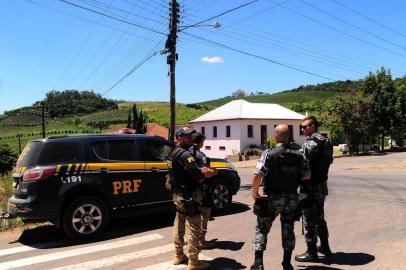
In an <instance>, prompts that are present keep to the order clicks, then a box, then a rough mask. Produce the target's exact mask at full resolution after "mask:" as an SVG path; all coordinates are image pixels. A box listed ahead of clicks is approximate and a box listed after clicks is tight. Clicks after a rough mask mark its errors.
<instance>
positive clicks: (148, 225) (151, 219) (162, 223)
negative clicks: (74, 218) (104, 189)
mask: <svg viewBox="0 0 406 270" xmlns="http://www.w3.org/2000/svg"><path fill="white" fill-rule="evenodd" d="M173 220H174V213H171V212H169V213H161V214H155V215H147V216H138V217H132V218H120V219H113V220H112V221H111V224H110V227H109V228H108V230H107V232H106V233H105V234H104V235H102V236H100V237H99V238H97V239H93V240H88V241H81V242H78V241H73V240H71V239H70V238H68V236H67V235H66V234H65V233H64V232H63V230H62V229H58V228H57V227H56V226H54V225H42V226H38V227H35V228H27V229H25V230H24V231H23V232H22V234H21V235H20V237H19V238H18V240H17V242H20V243H21V244H24V245H27V246H33V247H36V248H42V249H46V248H55V247H66V246H72V245H79V244H83V243H96V242H99V241H105V240H109V239H114V238H118V237H122V236H126V235H133V234H137V233H142V232H147V231H151V230H156V229H160V228H165V227H170V226H172V225H173ZM46 242H52V243H53V244H52V245H42V244H39V243H46ZM54 243H55V244H54Z"/></svg>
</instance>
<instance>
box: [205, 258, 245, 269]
mask: <svg viewBox="0 0 406 270" xmlns="http://www.w3.org/2000/svg"><path fill="white" fill-rule="evenodd" d="M246 268H247V267H246V266H245V265H242V264H241V263H239V262H237V261H236V260H233V259H230V258H224V257H219V258H216V259H214V260H212V261H210V269H227V270H237V269H246Z"/></svg>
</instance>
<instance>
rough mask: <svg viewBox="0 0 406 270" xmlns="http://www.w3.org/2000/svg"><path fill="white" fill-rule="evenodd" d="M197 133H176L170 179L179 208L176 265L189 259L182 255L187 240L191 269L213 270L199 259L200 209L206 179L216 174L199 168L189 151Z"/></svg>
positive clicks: (191, 131)
mask: <svg viewBox="0 0 406 270" xmlns="http://www.w3.org/2000/svg"><path fill="white" fill-rule="evenodd" d="M194 132H195V131H194V130H191V129H188V128H181V129H178V130H177V131H176V140H177V147H176V149H175V150H174V151H173V152H172V153H171V155H170V157H169V158H170V161H169V176H170V179H171V182H172V183H171V186H172V189H173V192H174V194H173V202H174V204H175V207H176V210H177V211H176V217H175V221H174V231H173V235H174V245H175V255H174V259H173V263H174V264H175V265H177V264H181V263H182V262H185V261H186V260H187V259H188V258H187V257H186V255H185V254H184V252H183V246H184V238H185V236H186V241H187V244H188V247H189V263H188V268H187V269H188V270H200V269H207V268H209V267H210V265H209V264H208V263H205V262H201V261H199V260H198V256H199V252H200V246H199V239H200V228H201V216H200V212H199V207H200V205H201V200H202V194H201V191H200V189H199V186H200V184H201V183H202V182H203V180H204V178H205V177H211V176H213V175H214V171H213V170H211V169H209V168H207V167H204V168H199V166H198V165H197V164H196V162H195V158H194V156H193V155H192V153H191V152H190V151H189V148H190V146H191V142H192V134H193V133H194Z"/></svg>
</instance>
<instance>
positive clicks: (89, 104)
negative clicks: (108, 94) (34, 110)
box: [33, 90, 118, 117]
mask: <svg viewBox="0 0 406 270" xmlns="http://www.w3.org/2000/svg"><path fill="white" fill-rule="evenodd" d="M33 105H34V106H45V107H46V108H47V111H48V113H49V115H50V116H51V117H61V116H66V115H74V114H88V113H93V112H97V111H101V110H108V109H117V108H118V106H117V104H116V102H115V101H113V100H110V99H106V98H103V97H102V96H101V95H100V94H96V93H94V92H93V91H81V92H79V91H77V90H65V91H62V92H58V91H50V92H48V93H46V97H45V99H44V100H42V101H39V102H36V103H34V104H33Z"/></svg>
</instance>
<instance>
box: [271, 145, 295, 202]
mask: <svg viewBox="0 0 406 270" xmlns="http://www.w3.org/2000/svg"><path fill="white" fill-rule="evenodd" d="M302 159H303V157H302V153H301V152H300V151H299V150H292V149H288V148H285V147H284V146H277V147H276V148H274V149H272V150H271V151H270V152H269V154H268V157H267V159H266V162H267V163H268V164H267V167H268V168H269V171H268V174H267V175H266V176H265V178H264V192H265V193H266V194H268V195H269V194H277V193H297V188H298V187H299V184H300V179H301V170H302Z"/></svg>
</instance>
